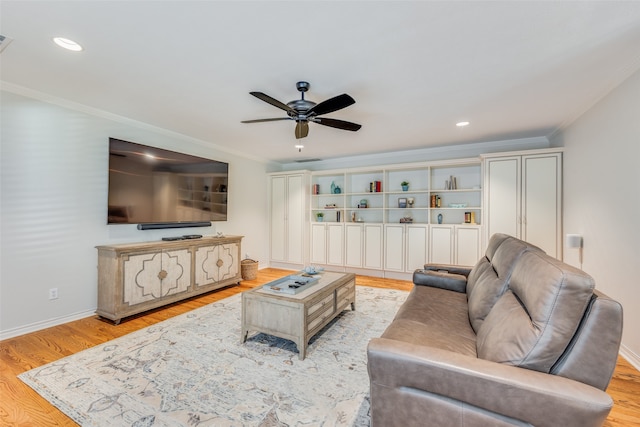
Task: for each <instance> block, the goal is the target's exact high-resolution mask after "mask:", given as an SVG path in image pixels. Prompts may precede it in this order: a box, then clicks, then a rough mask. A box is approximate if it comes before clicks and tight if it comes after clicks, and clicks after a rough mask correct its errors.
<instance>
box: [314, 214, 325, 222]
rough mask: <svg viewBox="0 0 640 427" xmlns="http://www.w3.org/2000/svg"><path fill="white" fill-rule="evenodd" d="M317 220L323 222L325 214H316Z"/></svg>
mask: <svg viewBox="0 0 640 427" xmlns="http://www.w3.org/2000/svg"><path fill="white" fill-rule="evenodd" d="M316 218H317V220H318V222H322V219H323V218H324V213H323V212H318V213H316Z"/></svg>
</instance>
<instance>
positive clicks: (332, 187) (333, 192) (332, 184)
mask: <svg viewBox="0 0 640 427" xmlns="http://www.w3.org/2000/svg"><path fill="white" fill-rule="evenodd" d="M335 192H336V183H335V182H333V181H331V194H335Z"/></svg>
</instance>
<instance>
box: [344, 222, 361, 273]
mask: <svg viewBox="0 0 640 427" xmlns="http://www.w3.org/2000/svg"><path fill="white" fill-rule="evenodd" d="M362 228H363V226H362V224H353V223H347V224H345V226H344V229H345V231H344V235H345V262H344V265H346V266H348V267H362V258H363V257H362V249H363V244H362V243H363V240H364V233H363V229H362Z"/></svg>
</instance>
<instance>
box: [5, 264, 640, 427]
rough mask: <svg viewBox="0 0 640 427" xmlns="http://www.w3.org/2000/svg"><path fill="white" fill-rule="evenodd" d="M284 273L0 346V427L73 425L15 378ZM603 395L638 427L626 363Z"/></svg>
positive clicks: (639, 398)
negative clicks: (116, 319) (117, 318)
mask: <svg viewBox="0 0 640 427" xmlns="http://www.w3.org/2000/svg"><path fill="white" fill-rule="evenodd" d="M286 274H290V271H285V270H278V269H272V268H266V269H263V270H260V271H259V272H258V277H257V278H256V279H255V280H245V281H243V282H242V283H241V284H240V285H239V286H233V287H230V288H225V289H221V290H219V291H214V292H212V293H209V294H206V295H201V296H198V297H194V298H192V299H189V300H186V301H182V302H179V303H176V304H173V305H170V306H167V307H164V308H161V309H156V310H153V311H150V312H146V313H143V314H140V315H137V316H133V317H131V318H128V319H125V320H123V321H122V323H121V324H120V325H117V326H116V325H113V324H112V323H111V322H107V321H104V320H101V319H99V318H98V317H89V318H86V319H82V320H77V321H74V322H70V323H67V324H64V325H60V326H55V327H52V328H49V329H45V330H42V331H38V332H34V333H31V334H27V335H23V336H20V337H16V338H11V339H7V340H4V341H0V425H2V426H73V425H75V423H74V422H73V421H71V420H70V419H69V418H68V417H67V416H65V415H64V414H63V413H62V412H60V411H58V410H57V409H56V408H55V407H53V406H52V405H51V404H49V403H48V402H47V401H46V400H45V399H43V398H42V397H40V396H39V395H38V394H37V393H35V392H34V391H32V390H31V388H29V387H28V386H26V385H24V384H23V383H22V381H20V380H19V379H18V378H17V377H16V376H17V375H18V374H20V373H22V372H25V371H28V370H29V369H32V368H35V367H38V366H41V365H44V364H46V363H49V362H53V361H54V360H57V359H60V358H62V357H65V356H68V355H70V354H73V353H77V352H79V351H82V350H85V349H87V348H89V347H93V346H95V345H98V344H101V343H103V342H106V341H109V340H112V339H114V338H118V337H120V336H122V335H125V334H128V333H130V332H133V331H136V330H138V329H141V328H144V327H146V326H149V325H152V324H154V323H157V322H161V321H163V320H165V319H168V318H170V317H173V316H176V315H178V314H181V313H184V312H187V311H190V310H193V309H196V308H198V307H201V306H203V305H206V304H210V303H212V302H215V301H218V300H221V299H223V298H226V297H229V296H231V295H234V294H237V293H240V292H243V291H246V290H248V289H251V288H253V287H256V286H260V285H262V284H264V283H267V282H269V281H271V280H275V279H277V278H280V277H282V276H284V275H286ZM356 284H357V285H364V286H373V287H382V288H393V289H402V290H407V291H408V290H410V289H411V287H412V286H413V285H412V283H411V282H408V281H402V280H391V279H379V278H373V277H366V276H357V277H356ZM607 392H608V393H609V394H610V395H611V396H612V397H613V399H614V400H615V405H614V407H613V410H612V411H611V413H610V414H609V417H608V418H607V421H606V423H605V426H607V427H621V426H640V372H638V371H637V370H635V369H634V368H633V366H631V365H630V364H629V363H628V362H627V361H625V360H624V359H622V358H619V359H618V365H617V367H616V371H615V373H614V377H613V379H612V380H611V384H610V385H609V388H608V390H607Z"/></svg>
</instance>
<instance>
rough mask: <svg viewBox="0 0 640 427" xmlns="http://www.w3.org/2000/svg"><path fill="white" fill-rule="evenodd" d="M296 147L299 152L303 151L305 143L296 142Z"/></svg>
mask: <svg viewBox="0 0 640 427" xmlns="http://www.w3.org/2000/svg"><path fill="white" fill-rule="evenodd" d="M295 147H296V148H297V149H298V153H301V152H302V149H303V148H304V145H302V144H296V145H295Z"/></svg>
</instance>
